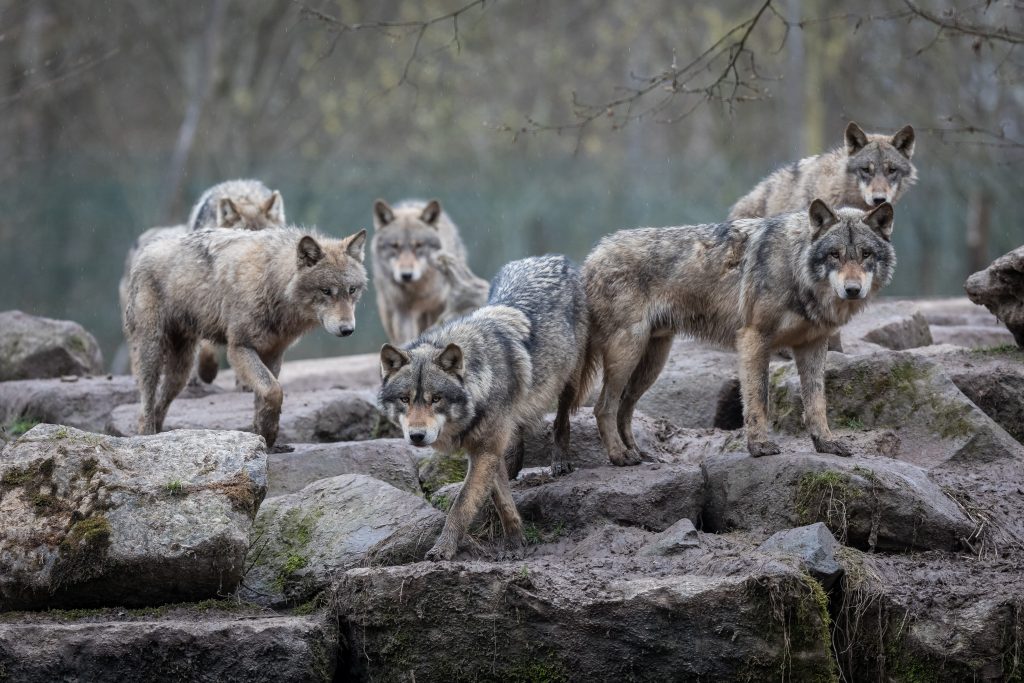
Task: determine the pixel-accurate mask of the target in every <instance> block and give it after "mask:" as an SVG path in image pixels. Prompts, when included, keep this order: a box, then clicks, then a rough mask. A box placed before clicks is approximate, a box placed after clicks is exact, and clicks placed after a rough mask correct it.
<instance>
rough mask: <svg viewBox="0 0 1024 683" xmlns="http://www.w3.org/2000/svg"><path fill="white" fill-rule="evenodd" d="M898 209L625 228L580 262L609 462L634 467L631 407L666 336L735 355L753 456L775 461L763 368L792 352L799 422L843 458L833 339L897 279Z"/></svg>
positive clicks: (813, 211)
mask: <svg viewBox="0 0 1024 683" xmlns="http://www.w3.org/2000/svg"><path fill="white" fill-rule="evenodd" d="M892 217H893V211H892V206H891V205H890V204H882V205H881V206H879V207H877V208H876V209H874V210H873V211H872V212H871V213H867V214H865V213H864V212H863V211H860V210H858V209H840V210H839V211H838V212H836V211H834V210H832V209H831V208H830V207H828V206H827V205H826V204H825V203H824V202H822V201H820V200H815V201H814V202H812V203H811V206H810V209H809V210H807V211H801V212H793V213H788V214H782V215H778V216H774V217H771V218H766V219H741V220H735V221H728V222H725V223H721V224H717V225H696V226H687V227H679V228H644V229H639V230H624V231H621V232H617V233H615V234H613V235H611V236H609V237H606V238H604V239H603V240H602V241H601V242H600V243H599V244H598V245H597V247H596V248H595V249H594V250H593V252H591V254H590V256H588V257H587V260H586V262H585V263H584V265H583V277H584V283H585V286H586V291H587V298H588V306H589V309H590V320H591V331H590V335H591V338H590V345H589V347H588V351H587V355H588V358H587V368H588V369H589V368H590V367H592V366H594V365H596V364H600V365H601V366H602V367H603V369H604V385H603V387H602V389H601V393H600V396H599V398H598V401H597V404H596V407H595V409H594V413H595V415H596V417H597V424H598V429H599V432H600V434H601V439H602V441H603V443H604V445H605V449H606V450H607V452H608V456H609V458H610V460H611V461H612V462H613V463H615V464H617V465H631V464H636V463H638V462H639V461H640V458H641V454H640V453H639V451H638V449H637V446H636V442H635V440H634V438H633V432H632V418H633V410H634V408H635V406H636V402H637V401H638V400H639V398H640V397H641V396H642V395H643V394H644V392H645V391H647V389H648V388H650V386H651V384H653V383H654V381H655V380H656V379H657V377H658V374H659V373H660V372H661V369H662V368H663V367H664V364H665V361H666V359H667V357H668V354H669V349H670V348H671V345H672V337H673V336H674V335H675V334H677V333H686V334H689V335H692V336H694V337H697V338H699V339H702V340H705V341H709V342H713V343H717V344H722V345H726V346H735V347H736V348H737V350H738V351H739V362H740V373H739V374H740V384H741V393H742V397H743V412H744V426H745V427H746V435H747V446H748V450H749V451H750V452H751V454H753V455H768V454H772V453H778V452H779V449H778V446H777V445H776V444H774V443H772V442H771V441H769V440H768V421H767V409H768V406H767V403H768V361H769V356H770V354H771V352H772V351H773V350H775V349H778V348H781V347H789V348H792V350H793V356H794V358H795V360H796V366H797V369H798V371H799V374H800V383H801V387H802V389H801V391H802V393H803V402H804V406H805V408H804V411H805V412H804V419H805V422H806V424H807V426H808V429H809V431H810V434H811V437H812V439H813V441H814V445H815V447H816V448H817V450H818V451H820V452H829V453H838V454H847V455H848V451H847V450H846V447H845V446H844V445H843V444H841V443H840V442H838V441H835V440H834V439H833V437H832V435H831V432H830V431H829V427H828V421H827V419H826V414H825V394H824V368H825V356H826V350H827V340H828V337H829V336H830V335H831V334H832V333H833V332H834V331H836V330H837V329H838V328H839V327H840V326H842V325H844V324H845V323H846V322H847V321H848V320H849V319H850V318H851V317H852V316H853V315H854V314H856V313H857V312H858V311H860V310H861V309H862V308H863V307H864V305H865V304H866V302H867V299H868V298H869V297H870V296H872V295H874V294H875V293H876V292H877V291H878V290H879V289H881V288H882V287H884V286H885V285H886V284H888V283H889V281H890V280H891V278H892V274H893V271H894V269H895V265H896V255H895V252H894V250H893V248H892V244H891V242H890V239H891V235H892Z"/></svg>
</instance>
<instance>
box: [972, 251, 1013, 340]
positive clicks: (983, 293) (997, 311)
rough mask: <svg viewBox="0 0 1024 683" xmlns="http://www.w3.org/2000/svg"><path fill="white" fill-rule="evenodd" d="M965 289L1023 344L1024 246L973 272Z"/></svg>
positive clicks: (973, 299)
mask: <svg viewBox="0 0 1024 683" xmlns="http://www.w3.org/2000/svg"><path fill="white" fill-rule="evenodd" d="M964 290H966V292H967V296H968V297H970V299H971V301H973V302H974V303H976V304H981V305H982V306H985V307H986V308H988V310H990V311H992V313H993V314H994V315H995V316H996V317H997V318H999V320H1000V321H1001V322H1002V323H1003V324H1004V325H1006V329H1008V330H1009V331H1010V333H1011V334H1013V338H1014V339H1015V340H1016V341H1017V346H1019V347H1021V348H1024V246H1021V247H1017V248H1016V249H1014V250H1013V251H1011V252H1009V253H1007V254H1003V255H1002V256H1000V257H999V258H997V259H996V260H995V261H993V262H992V264H991V265H990V266H989V267H988V268H986V269H985V270H981V271H978V272H977V273H975V274H974V275H971V276H970V277H969V278H967V282H965V283H964Z"/></svg>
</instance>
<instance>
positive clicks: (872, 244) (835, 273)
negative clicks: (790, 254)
mask: <svg viewBox="0 0 1024 683" xmlns="http://www.w3.org/2000/svg"><path fill="white" fill-rule="evenodd" d="M808 218H809V220H810V228H811V239H812V242H811V249H810V254H809V264H808V265H809V266H810V272H811V279H812V280H813V281H814V282H815V283H824V282H826V281H827V282H828V284H829V285H830V289H831V291H832V293H833V294H834V295H835V296H836V297H837V298H838V299H840V300H844V301H848V300H857V299H866V298H868V296H870V295H871V294H873V293H875V292H877V291H878V290H879V289H881V288H882V287H884V286H885V285H887V284H889V281H890V280H891V279H892V274H893V271H894V270H895V269H896V252H895V250H893V248H892V242H891V239H892V227H893V226H892V221H893V210H892V204H889V203H888V202H886V203H883V204H882V205H881V206H878V207H876V208H875V209H873V210H872V211H870V212H867V213H865V212H864V211H860V210H859V209H840V210H839V211H838V212H836V211H833V210H832V208H831V207H829V206H828V204H826V203H825V202H823V201H821V200H820V199H815V200H814V201H813V202H812V203H811V206H810V209H809V210H808Z"/></svg>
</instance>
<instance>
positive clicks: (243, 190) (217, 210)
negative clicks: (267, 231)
mask: <svg viewBox="0 0 1024 683" xmlns="http://www.w3.org/2000/svg"><path fill="white" fill-rule="evenodd" d="M284 225H285V217H284V199H282V198H281V193H280V192H278V191H277V190H271V189H270V188H269V187H267V186H266V185H264V184H263V183H261V182H260V181H258V180H228V181H225V182H223V183H220V184H218V185H214V186H213V187H211V188H210V189H208V190H207V191H206V192H204V193H203V194H202V195H201V196H200V197H199V200H198V201H197V202H196V203H195V205H194V206H193V207H192V212H191V213H190V214H189V218H188V229H189V230H193V231H195V230H206V229H207V228H235V229H238V230H263V229H264V228H281V227H284Z"/></svg>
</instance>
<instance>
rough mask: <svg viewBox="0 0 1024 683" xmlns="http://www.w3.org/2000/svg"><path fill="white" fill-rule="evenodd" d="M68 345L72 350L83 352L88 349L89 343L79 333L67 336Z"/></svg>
mask: <svg viewBox="0 0 1024 683" xmlns="http://www.w3.org/2000/svg"><path fill="white" fill-rule="evenodd" d="M68 346H69V347H70V348H71V350H72V351H78V352H79V353H85V352H87V351H88V350H89V344H88V342H86V341H85V339H83V338H82V336H81V335H79V334H73V335H71V336H70V337H68Z"/></svg>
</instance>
